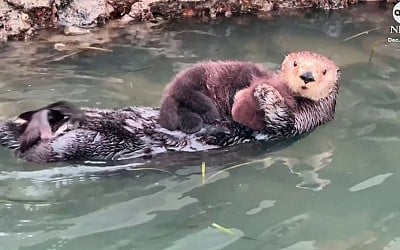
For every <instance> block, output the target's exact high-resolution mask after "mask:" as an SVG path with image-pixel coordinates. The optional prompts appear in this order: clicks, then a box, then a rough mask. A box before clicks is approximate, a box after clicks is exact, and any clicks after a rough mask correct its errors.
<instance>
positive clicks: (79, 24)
mask: <svg viewBox="0 0 400 250" xmlns="http://www.w3.org/2000/svg"><path fill="white" fill-rule="evenodd" d="M388 1H389V2H395V1H393V0H383V1H382V2H384V3H386V2H388ZM359 2H360V1H359V0H139V1H137V0H0V41H8V40H26V39H28V38H30V37H32V36H33V35H34V34H35V33H36V32H37V31H38V30H42V29H50V28H52V29H60V28H62V29H63V32H64V34H65V35H79V34H84V33H87V32H89V30H90V28H93V27H99V26H101V25H103V24H105V23H106V22H107V21H108V20H111V19H119V20H120V21H121V22H122V23H124V24H127V23H129V22H141V21H146V22H150V23H157V22H160V20H171V19H177V18H182V17H197V18H208V19H212V18H216V17H217V16H224V17H227V18H228V17H230V16H232V15H242V14H255V15H261V16H262V15H266V14H268V13H270V12H273V11H276V10H293V9H298V8H321V9H338V8H346V7H348V6H349V5H352V4H356V3H359Z"/></svg>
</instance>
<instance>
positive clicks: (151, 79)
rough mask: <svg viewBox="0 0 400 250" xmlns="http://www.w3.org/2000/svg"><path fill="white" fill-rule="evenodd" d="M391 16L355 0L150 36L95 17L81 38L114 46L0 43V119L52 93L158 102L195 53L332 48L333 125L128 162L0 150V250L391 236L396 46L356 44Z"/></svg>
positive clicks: (378, 36)
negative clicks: (338, 7)
mask: <svg viewBox="0 0 400 250" xmlns="http://www.w3.org/2000/svg"><path fill="white" fill-rule="evenodd" d="M390 13H391V10H385V9H381V8H378V7H376V6H372V7H370V6H360V7H357V8H352V9H350V10H345V11H339V12H333V13H330V14H329V13H311V14H307V18H305V19H303V18H299V17H296V16H294V17H291V18H287V17H285V18H273V19H272V20H257V19H254V18H248V17H243V18H234V19H230V20H225V21H216V22H214V23H211V24H209V25H205V24H201V23H195V22H190V23H188V22H186V23H181V24H179V23H178V24H173V25H167V26H166V27H164V28H163V29H162V30H156V31H154V32H152V33H145V32H143V31H142V29H143V27H142V28H141V29H139V28H138V26H131V27H127V28H123V29H115V28H110V29H107V30H105V31H103V32H102V33H101V34H97V35H96V36H93V37H92V39H95V41H96V44H95V46H97V47H102V48H107V49H111V50H113V52H102V51H84V52H81V53H79V54H76V55H72V56H70V57H67V58H64V59H61V58H60V57H61V56H63V55H66V54H68V53H71V52H72V51H74V49H72V50H71V51H69V52H57V51H56V50H54V49H53V44H54V43H55V42H60V41H61V42H64V43H66V44H67V45H68V46H72V45H71V44H73V43H72V42H68V43H67V42H66V41H62V40H59V38H57V37H55V38H54V37H53V38H51V39H52V40H51V42H45V41H35V42H27V43H9V44H7V45H5V46H3V47H1V48H0V58H1V61H0V72H1V74H0V84H1V90H0V117H1V118H2V119H3V118H6V117H11V116H14V115H16V114H18V113H20V112H22V111H25V110H27V109H32V108H34V107H40V106H41V105H44V104H47V103H49V102H52V101H56V100H60V99H66V100H70V101H73V102H75V103H76V104H77V105H81V106H91V107H104V108H109V107H122V106H129V105H148V106H158V105H159V101H160V97H161V92H162V89H163V87H164V86H165V84H166V83H167V82H168V81H169V79H170V78H171V77H172V76H173V75H174V74H175V73H176V72H178V71H179V70H180V69H182V67H184V66H186V65H188V64H191V63H194V62H196V61H199V60H205V59H239V60H252V61H256V62H261V63H265V64H266V65H267V66H268V67H271V68H276V67H278V65H279V64H280V62H281V61H282V57H283V55H284V53H285V52H287V51H293V50H300V49H308V50H313V51H317V52H323V53H324V54H326V55H331V56H332V58H333V59H334V60H335V61H337V62H338V64H339V65H340V66H341V68H342V80H341V91H340V98H339V100H338V106H337V116H336V119H335V120H334V121H333V122H331V123H329V124H328V125H326V126H323V127H321V128H319V129H317V130H316V131H314V132H313V133H312V134H310V135H309V136H307V137H306V138H304V139H302V140H300V141H297V142H295V143H293V144H290V145H284V146H283V147H281V148H276V149H274V150H270V151H268V150H266V149H265V148H262V147H261V146H259V145H242V146H239V147H234V148H230V149H227V150H221V151H217V152H209V153H200V154H174V155H170V156H160V157H157V158H156V159H154V160H153V161H152V162H150V163H149V164H145V165H143V166H140V167H142V168H145V169H142V170H138V171H133V170H132V169H131V168H129V167H131V166H132V164H130V163H126V165H122V166H121V165H120V166H106V167H105V166H98V165H96V164H92V163H86V164H68V163H59V164H50V165H37V164H36V165H35V164H31V163H26V162H24V161H21V160H18V159H16V158H14V157H13V156H12V155H11V154H10V152H9V151H6V150H4V149H1V151H0V154H1V159H2V160H1V163H0V242H1V243H0V249H7V250H14V249H30V250H31V249H32V250H33V249H40V250H42V249H88V250H90V249H109V250H111V249H121V250H122V249H290V250H293V249H296V250H297V249H298V250H308V249H400V201H399V199H398V197H397V191H398V190H399V184H398V183H400V172H399V171H398V169H399V167H400V163H399V162H400V156H399V154H398V148H399V147H400V137H399V136H398V133H397V132H398V127H399V125H400V119H399V117H400V106H399V103H400V85H399V81H398V79H399V77H400V72H399V70H398V69H399V67H400V63H399V58H400V51H399V50H395V49H396V45H391V46H389V47H379V48H378V49H377V53H376V54H375V55H374V57H373V60H372V62H371V63H368V59H369V55H370V50H371V45H372V44H373V43H375V42H376V41H379V40H385V39H387V36H389V34H388V31H389V25H390V24H393V23H392V22H393V21H392V19H391V15H390ZM377 26H380V27H382V28H381V29H380V30H377V31H374V32H371V33H370V34H369V35H367V36H360V37H358V38H355V39H352V40H350V41H348V42H342V40H343V39H344V38H346V37H349V36H351V35H353V34H356V33H358V32H362V31H364V30H367V29H370V28H373V27H377ZM72 39H77V38H72ZM75 46H76V45H75ZM81 46H84V45H81ZM399 47H400V46H398V45H397V48H399ZM51 60H53V61H51ZM45 61H49V62H47V63H46V62H45ZM202 161H205V162H206V166H207V176H206V183H205V184H204V185H203V184H202V179H201V175H200V174H199V172H200V165H201V162H202ZM160 166H165V169H166V170H165V171H164V172H161V171H159V170H156V169H153V167H160ZM226 168H230V169H228V170H226V171H221V170H222V169H226ZM213 223H216V224H218V225H221V226H223V227H226V228H229V229H230V230H231V231H230V232H231V233H233V234H231V233H229V232H224V231H223V230H218V229H215V228H214V227H212V224H213Z"/></svg>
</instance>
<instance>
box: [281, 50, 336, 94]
mask: <svg viewBox="0 0 400 250" xmlns="http://www.w3.org/2000/svg"><path fill="white" fill-rule="evenodd" d="M280 75H281V77H282V78H283V79H285V80H286V81H287V83H288V86H289V88H290V89H291V90H292V91H293V92H294V93H295V95H298V96H302V97H306V98H309V99H311V100H314V101H318V100H320V99H321V98H324V97H327V96H328V95H329V93H330V92H331V91H332V89H333V88H334V86H335V85H337V84H338V79H339V76H340V70H339V68H338V66H336V65H335V63H334V62H333V61H332V60H330V59H328V58H327V57H325V56H322V55H320V54H316V53H312V52H308V51H301V52H293V53H290V54H288V55H287V56H286V57H285V59H284V60H283V63H282V68H281V72H280Z"/></svg>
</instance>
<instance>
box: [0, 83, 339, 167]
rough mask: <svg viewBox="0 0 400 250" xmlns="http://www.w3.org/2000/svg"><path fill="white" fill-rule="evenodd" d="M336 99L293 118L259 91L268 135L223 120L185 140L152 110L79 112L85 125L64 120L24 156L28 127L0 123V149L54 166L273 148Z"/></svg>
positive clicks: (316, 121) (268, 92) (269, 90)
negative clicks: (254, 145) (250, 145)
mask: <svg viewBox="0 0 400 250" xmlns="http://www.w3.org/2000/svg"><path fill="white" fill-rule="evenodd" d="M337 94H338V86H336V87H335V88H334V89H332V91H331V93H330V94H329V95H328V96H327V97H325V98H323V99H321V100H319V101H318V102H314V101H310V100H308V99H299V100H297V102H298V103H299V107H300V108H298V109H296V110H295V111H294V112H293V110H290V109H289V108H288V107H287V105H286V104H285V103H284V102H283V101H282V100H280V99H279V98H276V96H277V95H278V94H277V92H276V89H274V88H273V87H271V86H269V85H265V84H262V85H259V86H257V87H256V88H255V91H254V97H255V100H256V102H257V105H259V107H260V108H262V110H263V111H264V121H265V122H266V129H265V130H264V131H261V132H259V131H253V130H251V129H249V128H247V127H245V126H243V125H241V124H239V123H236V122H234V121H228V120H227V121H221V122H216V123H215V124H213V125H206V126H204V127H203V128H202V129H201V130H200V131H199V132H197V133H193V134H187V133H184V132H181V131H170V130H168V129H165V128H162V127H161V125H160V124H159V116H160V112H159V109H156V108H149V107H130V108H124V109H104V110H103V109H88V108H83V109H81V111H83V115H84V119H80V120H71V119H67V120H65V122H64V123H63V124H61V125H60V126H59V127H58V128H57V130H56V131H54V133H53V136H52V138H50V139H46V140H39V141H37V143H36V144H35V145H33V146H31V147H30V148H28V149H25V151H24V152H21V149H20V137H21V135H22V134H23V132H24V131H23V128H26V126H27V124H26V121H24V122H22V123H21V120H20V119H17V118H15V119H10V120H6V121H4V122H2V123H0V144H1V145H2V146H5V147H8V148H10V149H12V150H13V151H14V152H15V153H16V155H17V156H19V157H21V158H23V159H25V160H27V161H33V162H55V161H71V160H78V161H82V160H120V159H127V158H137V157H144V156H153V155H156V154H159V153H163V152H167V151H186V152H194V151H203V150H209V149H216V148H221V147H226V146H231V145H236V144H240V143H246V142H251V141H256V140H259V141H268V142H271V141H277V140H284V139H287V138H293V137H296V136H298V135H301V134H303V133H306V132H309V131H311V130H313V129H315V128H316V127H317V126H319V125H322V124H325V123H326V122H328V121H330V120H332V119H333V117H334V113H335V105H336V98H337ZM42 111H43V110H41V111H40V112H42Z"/></svg>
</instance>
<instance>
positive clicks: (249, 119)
mask: <svg viewBox="0 0 400 250" xmlns="http://www.w3.org/2000/svg"><path fill="white" fill-rule="evenodd" d="M339 71H340V70H339V68H338V67H337V66H336V65H335V64H334V62H333V61H332V60H330V59H328V58H326V57H324V56H322V55H319V54H316V53H312V52H306V51H304V52H297V53H290V54H288V55H287V56H286V58H285V59H284V61H283V63H282V67H281V70H280V71H279V72H278V73H277V75H275V76H273V77H269V78H267V79H263V78H261V79H255V80H253V81H252V83H251V85H250V86H249V87H247V88H244V89H242V90H240V91H238V92H237V93H236V95H235V98H234V102H233V104H232V118H233V120H234V121H236V122H238V123H241V124H243V125H245V126H248V127H250V128H252V129H254V130H262V129H263V128H264V126H265V117H264V114H263V111H262V109H260V107H259V105H258V104H257V103H256V101H255V97H254V90H255V88H256V86H257V85H259V84H263V83H266V84H269V85H271V86H273V87H274V88H275V89H277V90H278V92H279V93H275V94H276V95H277V97H278V98H279V99H281V100H282V101H284V102H285V103H286V105H287V106H288V107H289V109H293V108H295V106H296V104H297V101H298V100H299V99H300V98H305V99H309V100H311V101H318V100H321V99H322V98H325V97H327V96H328V95H329V94H330V93H331V91H332V89H333V88H334V87H335V86H336V84H337V79H338V73H339ZM283 81H285V82H283ZM271 98H274V97H271ZM295 98H296V99H295Z"/></svg>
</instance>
